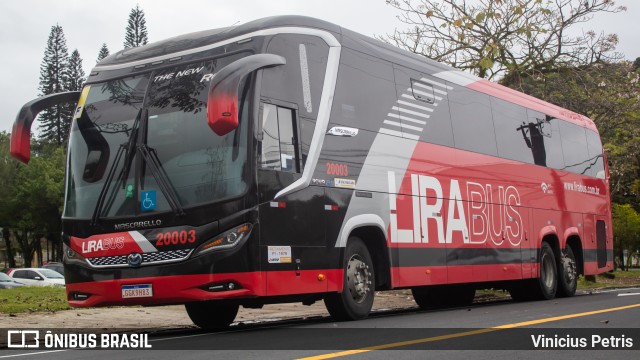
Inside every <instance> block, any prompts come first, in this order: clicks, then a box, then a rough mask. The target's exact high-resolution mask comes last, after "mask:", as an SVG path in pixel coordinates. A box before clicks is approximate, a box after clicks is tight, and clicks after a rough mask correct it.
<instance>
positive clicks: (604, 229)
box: [595, 215, 613, 269]
mask: <svg viewBox="0 0 640 360" xmlns="http://www.w3.org/2000/svg"><path fill="white" fill-rule="evenodd" d="M595 220H596V232H595V235H596V236H595V238H596V241H595V243H596V244H595V245H596V246H595V248H596V251H595V253H596V259H595V260H596V263H597V266H598V269H602V268H604V267H606V266H607V262H609V261H613V254H611V256H609V253H608V251H607V247H612V245H611V240H610V237H609V236H608V234H609V231H610V230H609V224H608V222H607V218H606V217H604V216H599V215H597V216H596V217H595ZM607 245H608V246H607ZM610 257H611V258H610Z"/></svg>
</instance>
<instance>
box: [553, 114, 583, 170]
mask: <svg viewBox="0 0 640 360" xmlns="http://www.w3.org/2000/svg"><path fill="white" fill-rule="evenodd" d="M558 123H559V125H560V134H561V135H562V153H563V155H564V169H565V170H567V171H570V172H572V173H576V174H586V173H587V170H588V169H589V150H588V149H587V136H586V134H585V130H584V128H583V127H581V126H578V125H576V124H572V123H570V122H568V121H563V120H559V121H558Z"/></svg>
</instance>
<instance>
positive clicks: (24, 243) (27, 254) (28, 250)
mask: <svg viewBox="0 0 640 360" xmlns="http://www.w3.org/2000/svg"><path fill="white" fill-rule="evenodd" d="M14 234H15V236H16V240H18V245H20V251H22V258H23V259H24V266H25V267H31V265H32V264H31V262H32V261H33V253H34V250H35V244H33V243H31V242H29V230H25V229H22V230H18V231H16V232H15V233H14Z"/></svg>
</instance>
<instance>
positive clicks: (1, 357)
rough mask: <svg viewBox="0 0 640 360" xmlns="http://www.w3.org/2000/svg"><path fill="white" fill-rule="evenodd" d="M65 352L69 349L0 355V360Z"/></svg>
mask: <svg viewBox="0 0 640 360" xmlns="http://www.w3.org/2000/svg"><path fill="white" fill-rule="evenodd" d="M67 350H69V349H60V350H49V351H39V352H32V353H23V354H14V355H2V356H0V359H4V358H10V357H16V356H27V355H42V354H49V353H54V352H61V351H67Z"/></svg>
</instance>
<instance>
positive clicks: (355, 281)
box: [347, 254, 371, 303]
mask: <svg viewBox="0 0 640 360" xmlns="http://www.w3.org/2000/svg"><path fill="white" fill-rule="evenodd" d="M347 286H348V288H349V293H350V294H351V297H352V298H353V300H354V301H355V302H356V303H362V302H363V301H364V300H365V299H366V298H367V296H368V295H369V293H370V292H371V272H370V271H369V265H367V264H366V263H365V262H364V261H363V260H362V257H360V255H358V254H354V255H353V256H351V258H350V259H349V262H347Z"/></svg>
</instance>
